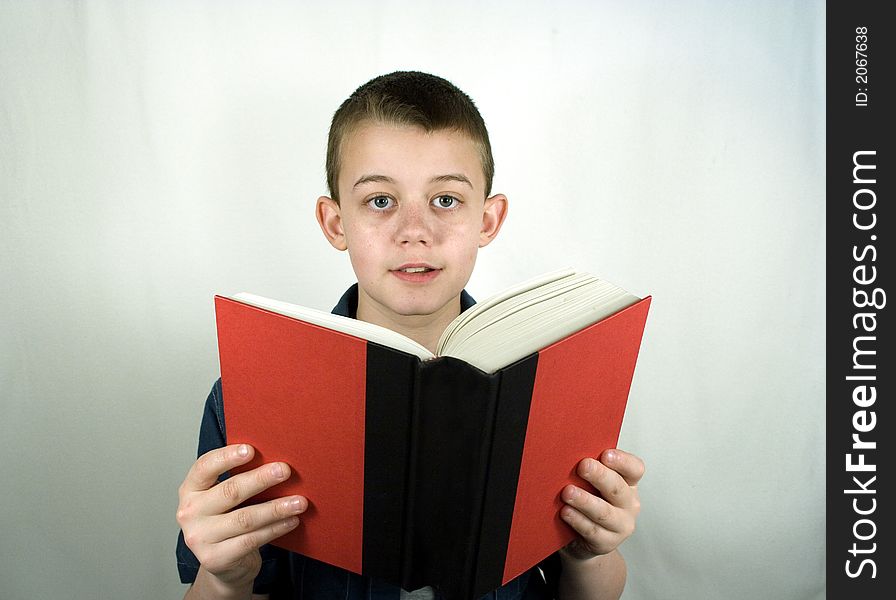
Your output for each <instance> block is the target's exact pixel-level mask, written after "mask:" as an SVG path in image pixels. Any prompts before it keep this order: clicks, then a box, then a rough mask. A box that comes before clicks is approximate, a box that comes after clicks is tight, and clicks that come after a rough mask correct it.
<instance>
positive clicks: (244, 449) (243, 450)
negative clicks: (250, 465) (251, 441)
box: [236, 444, 249, 457]
mask: <svg viewBox="0 0 896 600" xmlns="http://www.w3.org/2000/svg"><path fill="white" fill-rule="evenodd" d="M236 453H237V454H239V455H240V456H244V457H245V456H249V446H247V445H246V444H240V447H239V448H237V449H236Z"/></svg>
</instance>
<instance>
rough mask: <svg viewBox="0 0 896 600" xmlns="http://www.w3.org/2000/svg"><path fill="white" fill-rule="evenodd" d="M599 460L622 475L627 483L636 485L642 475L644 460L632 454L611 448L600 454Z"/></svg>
mask: <svg viewBox="0 0 896 600" xmlns="http://www.w3.org/2000/svg"><path fill="white" fill-rule="evenodd" d="M600 462H602V463H603V464H605V465H607V466H608V467H610V468H611V469H613V470H614V471H616V472H617V473H619V474H620V475H622V478H623V479H625V482H626V483H627V484H628V485H638V482H639V481H641V478H642V477H644V461H643V460H641V459H640V458H638V457H637V456H635V455H634V454H629V453H628V452H623V451H622V450H619V449H616V448H613V449H611V450H605V451H604V452H603V454H601V456H600Z"/></svg>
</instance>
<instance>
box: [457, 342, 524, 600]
mask: <svg viewBox="0 0 896 600" xmlns="http://www.w3.org/2000/svg"><path fill="white" fill-rule="evenodd" d="M537 368H538V354H537V353H536V354H532V355H530V356H528V357H526V358H524V359H522V360H519V361H517V362H516V363H514V364H512V365H510V366H508V367H505V368H503V369H501V370H500V371H498V373H497V375H498V376H499V386H498V392H497V406H496V407H495V419H494V431H493V433H492V435H491V438H492V444H491V448H490V454H489V457H488V465H489V469H488V475H487V478H486V483H485V486H484V489H485V497H484V498H483V502H482V527H481V529H480V532H479V536H478V537H479V555H478V556H477V559H476V573H475V578H474V582H473V593H472V595H471V596H470V597H471V598H479V597H481V596H482V595H483V594H485V593H487V592H489V591H491V590H493V589H495V588H496V587H498V586H499V585H500V584H501V582H502V581H503V578H504V566H505V564H506V560H507V549H508V546H509V541H510V526H511V524H512V522H513V509H514V505H515V502H516V494H517V484H518V483H519V477H520V466H521V464H522V457H523V445H524V444H525V441H526V429H527V427H528V424H529V407H530V405H531V402H532V391H533V389H534V387H535V373H536V370H537Z"/></svg>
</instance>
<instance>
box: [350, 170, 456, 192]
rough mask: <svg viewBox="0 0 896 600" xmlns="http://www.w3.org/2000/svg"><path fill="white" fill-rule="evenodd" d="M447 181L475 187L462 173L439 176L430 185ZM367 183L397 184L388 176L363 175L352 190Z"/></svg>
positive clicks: (431, 180)
mask: <svg viewBox="0 0 896 600" xmlns="http://www.w3.org/2000/svg"><path fill="white" fill-rule="evenodd" d="M445 181H458V182H460V183H466V184H467V185H468V186H470V188H472V187H473V184H472V183H470V180H469V178H467V176H466V175H463V174H461V173H448V174H447V175H437V176H435V177H433V178H432V179H430V180H429V182H430V183H443V182H445ZM365 183H392V184H394V183H395V180H394V179H392V178H391V177H389V176H388V175H376V174H371V175H362V176H361V177H360V178H359V179H358V181H356V182H355V185H353V186H352V189H355V188H357V187H358V186H359V185H364V184H365Z"/></svg>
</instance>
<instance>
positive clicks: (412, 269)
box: [393, 265, 437, 273]
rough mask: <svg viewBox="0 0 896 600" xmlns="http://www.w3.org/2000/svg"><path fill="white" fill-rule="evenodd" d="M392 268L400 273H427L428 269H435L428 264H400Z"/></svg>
mask: <svg viewBox="0 0 896 600" xmlns="http://www.w3.org/2000/svg"><path fill="white" fill-rule="evenodd" d="M393 270H395V271H399V272H401V273H428V272H429V271H436V270H437V269H436V268H435V267H431V266H429V265H402V266H400V267H398V268H397V269H393Z"/></svg>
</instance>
